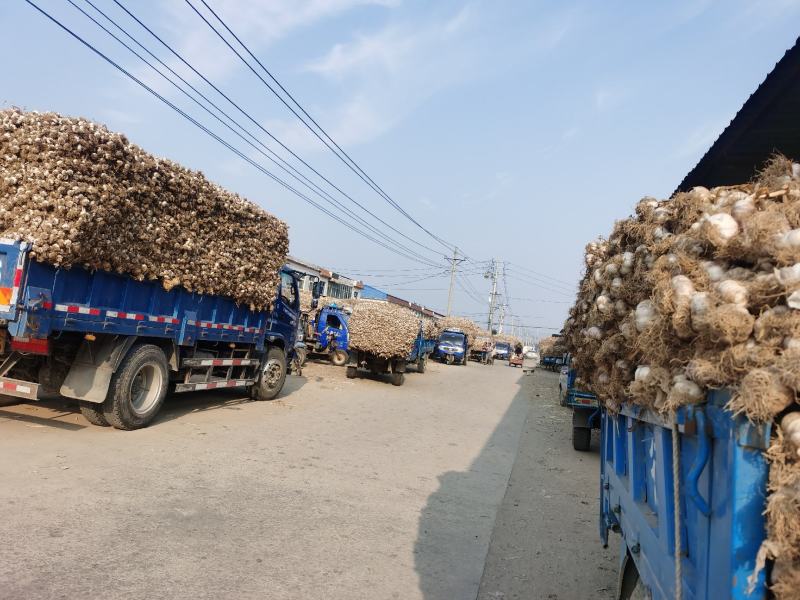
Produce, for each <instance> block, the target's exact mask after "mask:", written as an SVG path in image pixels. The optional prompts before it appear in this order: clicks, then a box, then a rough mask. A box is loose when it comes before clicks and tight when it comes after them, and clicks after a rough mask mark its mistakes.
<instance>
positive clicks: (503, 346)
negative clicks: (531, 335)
mask: <svg viewBox="0 0 800 600" xmlns="http://www.w3.org/2000/svg"><path fill="white" fill-rule="evenodd" d="M494 347H495V348H497V349H498V350H503V351H507V350H511V346H509V345H508V344H506V343H505V342H497V343H496V344H495V345H494Z"/></svg>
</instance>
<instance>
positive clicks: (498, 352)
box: [494, 342, 511, 360]
mask: <svg viewBox="0 0 800 600" xmlns="http://www.w3.org/2000/svg"><path fill="white" fill-rule="evenodd" d="M510 356H511V344H509V343H508V342H497V343H495V345H494V357H495V358H499V359H500V360H508V359H509V357H510Z"/></svg>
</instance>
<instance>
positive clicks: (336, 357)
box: [331, 350, 347, 367]
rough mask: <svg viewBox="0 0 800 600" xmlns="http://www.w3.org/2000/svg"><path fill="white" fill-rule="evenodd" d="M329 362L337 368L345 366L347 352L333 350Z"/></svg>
mask: <svg viewBox="0 0 800 600" xmlns="http://www.w3.org/2000/svg"><path fill="white" fill-rule="evenodd" d="M331 362H332V363H333V364H334V365H336V366H337V367H343V366H345V365H346V364H347V352H345V351H344V350H334V351H333V352H331Z"/></svg>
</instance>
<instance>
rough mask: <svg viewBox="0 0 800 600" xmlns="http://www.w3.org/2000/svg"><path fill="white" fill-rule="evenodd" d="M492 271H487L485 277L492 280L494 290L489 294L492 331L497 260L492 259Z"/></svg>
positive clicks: (495, 296)
mask: <svg viewBox="0 0 800 600" xmlns="http://www.w3.org/2000/svg"><path fill="white" fill-rule="evenodd" d="M490 269H491V270H490V271H487V272H486V274H485V275H484V277H486V279H490V278H491V280H492V291H491V293H490V294H489V324H488V327H489V332H490V333H491V331H492V320H493V319H494V303H495V301H496V300H497V261H496V260H495V259H492V266H491V267H490Z"/></svg>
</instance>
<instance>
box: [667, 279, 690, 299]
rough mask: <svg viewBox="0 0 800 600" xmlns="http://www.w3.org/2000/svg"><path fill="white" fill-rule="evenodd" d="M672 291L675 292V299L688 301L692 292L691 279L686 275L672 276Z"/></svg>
mask: <svg viewBox="0 0 800 600" xmlns="http://www.w3.org/2000/svg"><path fill="white" fill-rule="evenodd" d="M672 291H673V292H675V299H676V300H677V301H679V302H681V301H686V302H688V301H689V300H690V299H691V297H692V294H694V285H693V284H692V280H691V279H689V278H688V277H687V276H686V275H675V276H674V277H673V278H672Z"/></svg>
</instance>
